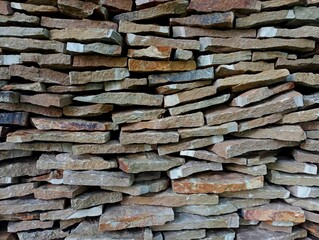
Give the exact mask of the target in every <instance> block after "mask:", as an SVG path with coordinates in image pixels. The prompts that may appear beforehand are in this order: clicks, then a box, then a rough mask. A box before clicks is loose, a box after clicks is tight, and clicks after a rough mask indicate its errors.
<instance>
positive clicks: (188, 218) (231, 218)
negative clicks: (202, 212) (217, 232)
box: [152, 213, 239, 231]
mask: <svg viewBox="0 0 319 240" xmlns="http://www.w3.org/2000/svg"><path fill="white" fill-rule="evenodd" d="M237 227H239V217H238V215H237V214H236V213H233V214H226V215H223V216H210V217H204V216H198V215H193V214H187V213H177V214H176V216H175V219H174V221H171V222H169V223H166V224H164V225H162V226H153V227H152V230H154V231H177V230H184V229H201V228H213V229H215V228H237Z"/></svg>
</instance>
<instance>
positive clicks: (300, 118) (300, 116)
mask: <svg viewBox="0 0 319 240" xmlns="http://www.w3.org/2000/svg"><path fill="white" fill-rule="evenodd" d="M318 111H319V109H318V108H314V109H310V110H305V111H299V112H293V113H288V114H286V115H284V116H283V118H282V120H281V121H280V122H281V123H284V124H287V123H288V124H293V123H299V122H310V121H313V120H317V119H318V118H319V115H318Z"/></svg>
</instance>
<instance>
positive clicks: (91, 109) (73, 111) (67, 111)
mask: <svg viewBox="0 0 319 240" xmlns="http://www.w3.org/2000/svg"><path fill="white" fill-rule="evenodd" d="M112 110H113V105H109V104H92V105H86V106H66V107H64V108H63V114H64V115H65V116H69V117H96V116H100V115H103V114H105V113H108V112H110V111H112ZM114 126H115V124H114ZM113 129H114V128H113Z"/></svg>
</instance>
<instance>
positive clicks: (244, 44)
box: [199, 37, 315, 53]
mask: <svg viewBox="0 0 319 240" xmlns="http://www.w3.org/2000/svg"><path fill="white" fill-rule="evenodd" d="M199 40H200V50H201V51H202V52H204V51H210V52H216V53H219V52H232V51H239V50H281V49H284V50H291V51H299V52H307V51H312V50H314V48H315V41H313V40H308V39H283V38H276V39H249V38H227V39H223V38H210V37H201V38H200V39H199Z"/></svg>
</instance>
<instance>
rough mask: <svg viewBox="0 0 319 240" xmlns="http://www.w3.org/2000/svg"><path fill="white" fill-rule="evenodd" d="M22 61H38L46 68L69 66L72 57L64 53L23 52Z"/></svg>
mask: <svg viewBox="0 0 319 240" xmlns="http://www.w3.org/2000/svg"><path fill="white" fill-rule="evenodd" d="M20 56H21V62H23V63H25V62H26V63H30V62H32V63H37V64H39V65H40V67H44V68H56V69H58V68H68V67H70V66H71V57H70V56H68V55H66V54H62V53H53V54H46V55H44V54H39V53H21V55H20Z"/></svg>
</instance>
